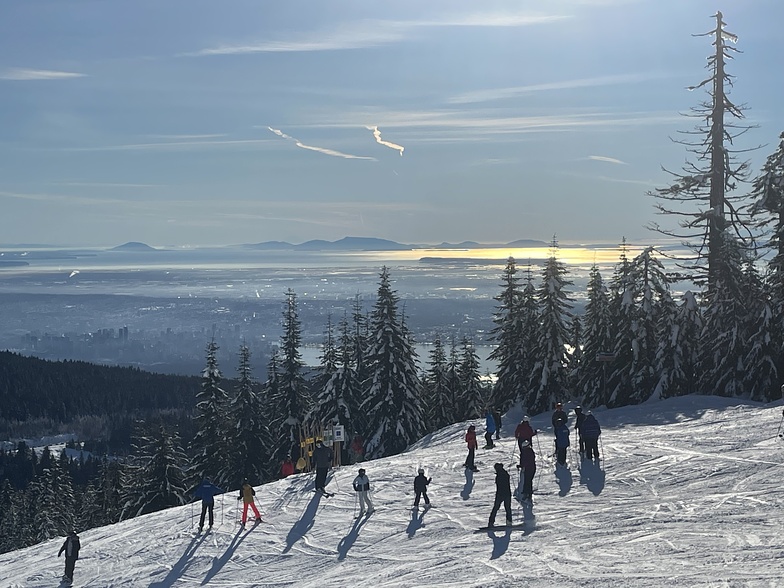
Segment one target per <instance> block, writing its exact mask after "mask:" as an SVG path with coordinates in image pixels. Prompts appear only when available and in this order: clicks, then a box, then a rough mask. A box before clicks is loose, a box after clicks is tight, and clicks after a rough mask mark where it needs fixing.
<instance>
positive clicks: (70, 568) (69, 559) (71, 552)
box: [57, 530, 82, 583]
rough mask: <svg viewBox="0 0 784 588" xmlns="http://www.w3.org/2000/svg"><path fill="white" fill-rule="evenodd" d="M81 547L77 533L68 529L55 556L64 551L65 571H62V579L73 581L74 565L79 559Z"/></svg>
mask: <svg viewBox="0 0 784 588" xmlns="http://www.w3.org/2000/svg"><path fill="white" fill-rule="evenodd" d="M81 548H82V546H81V544H80V543H79V535H77V534H76V531H74V530H70V531H68V537H66V538H65V542H64V543H63V546H62V547H61V548H60V551H58V552H57V557H60V556H61V555H62V554H63V552H65V572H64V573H63V580H64V581H66V582H68V583H71V582H73V574H74V567H75V566H76V560H77V559H79V550H80V549H81Z"/></svg>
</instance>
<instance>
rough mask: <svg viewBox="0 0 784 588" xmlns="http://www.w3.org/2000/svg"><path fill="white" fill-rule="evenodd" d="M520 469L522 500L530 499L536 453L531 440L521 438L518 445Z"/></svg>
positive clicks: (532, 489) (532, 488) (532, 491)
mask: <svg viewBox="0 0 784 588" xmlns="http://www.w3.org/2000/svg"><path fill="white" fill-rule="evenodd" d="M520 470H521V472H522V475H523V491H522V494H521V496H520V498H521V499H522V500H531V498H532V496H533V493H534V475H535V474H536V454H535V453H534V448H533V447H531V442H530V441H528V440H527V439H523V440H522V442H521V447H520Z"/></svg>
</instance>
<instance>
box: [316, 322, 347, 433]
mask: <svg viewBox="0 0 784 588" xmlns="http://www.w3.org/2000/svg"><path fill="white" fill-rule="evenodd" d="M339 331H340V334H339V337H338V340H337V341H336V340H335V337H334V334H333V327H332V321H331V318H329V319H328V321H327V330H326V333H325V340H324V350H323V352H322V354H321V365H320V366H319V374H318V377H317V378H316V386H315V390H316V395H315V405H314V408H313V411H312V415H313V416H312V419H313V420H315V421H318V422H320V423H323V424H325V425H326V424H340V425H343V426H344V427H345V429H346V431H348V432H349V433H351V432H352V431H353V428H352V427H353V425H352V422H351V415H352V412H353V411H352V410H351V402H352V399H353V398H354V396H356V395H357V393H356V388H357V386H358V382H357V379H356V372H355V371H354V369H353V368H352V366H351V356H352V354H351V335H350V332H349V326H348V319H347V318H346V317H345V316H344V317H343V320H342V321H341V323H340V325H339Z"/></svg>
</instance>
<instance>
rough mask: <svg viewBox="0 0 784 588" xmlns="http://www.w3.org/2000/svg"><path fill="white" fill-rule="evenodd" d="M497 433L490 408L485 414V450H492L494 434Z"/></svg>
mask: <svg viewBox="0 0 784 588" xmlns="http://www.w3.org/2000/svg"><path fill="white" fill-rule="evenodd" d="M494 433H495V419H494V418H493V411H492V410H490V409H489V408H488V409H487V411H486V412H485V449H492V448H493V447H495V445H493V434H494Z"/></svg>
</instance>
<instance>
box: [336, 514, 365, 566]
mask: <svg viewBox="0 0 784 588" xmlns="http://www.w3.org/2000/svg"><path fill="white" fill-rule="evenodd" d="M367 521H368V519H367V517H361V518H359V519H357V520H355V521H354V525H353V526H352V527H351V530H350V531H349V532H348V533H346V536H345V537H343V539H341V540H340V543H338V561H343V560H344V559H346V556H347V555H348V550H349V549H351V548H352V547H353V546H354V542H355V541H356V540H357V537H359V530H360V529H361V528H362V525H364V524H365V523H367Z"/></svg>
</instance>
